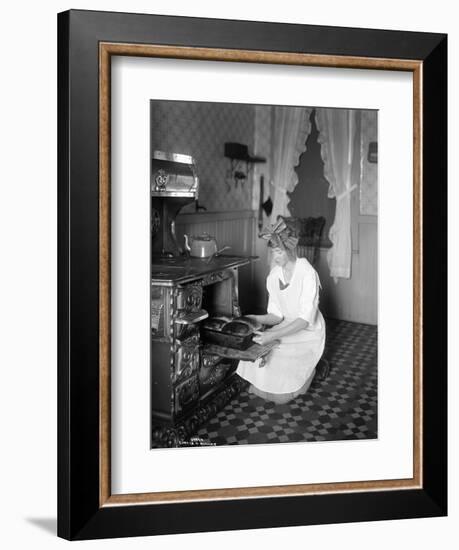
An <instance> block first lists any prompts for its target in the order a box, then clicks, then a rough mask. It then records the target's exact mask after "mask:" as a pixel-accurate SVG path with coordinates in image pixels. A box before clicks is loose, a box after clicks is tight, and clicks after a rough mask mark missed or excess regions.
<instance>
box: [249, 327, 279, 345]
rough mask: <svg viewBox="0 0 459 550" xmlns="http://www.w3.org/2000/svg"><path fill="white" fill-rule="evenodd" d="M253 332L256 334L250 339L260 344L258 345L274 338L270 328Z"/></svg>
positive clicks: (269, 341) (267, 342)
mask: <svg viewBox="0 0 459 550" xmlns="http://www.w3.org/2000/svg"><path fill="white" fill-rule="evenodd" d="M254 334H255V335H256V336H254V337H253V338H252V340H253V341H254V342H255V343H257V344H260V346H264V345H266V344H269V343H271V342H273V341H274V340H276V335H275V334H274V333H273V332H271V331H270V330H266V331H265V332H259V331H255V333H254Z"/></svg>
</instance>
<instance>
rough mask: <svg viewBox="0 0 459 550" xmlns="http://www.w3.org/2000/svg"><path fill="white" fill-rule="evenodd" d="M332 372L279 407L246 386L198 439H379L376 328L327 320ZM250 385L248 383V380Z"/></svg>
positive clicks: (239, 441) (327, 350)
mask: <svg viewBox="0 0 459 550" xmlns="http://www.w3.org/2000/svg"><path fill="white" fill-rule="evenodd" d="M324 357H326V358H327V359H328V361H329V363H330V373H329V375H328V377H327V379H326V380H322V381H320V380H317V379H315V380H314V381H313V383H312V384H311V387H310V388H309V390H308V392H307V393H306V394H304V395H300V396H298V397H297V398H296V399H294V400H293V401H291V402H290V403H287V404H286V405H276V404H274V403H273V402H270V401H265V400H263V399H261V398H260V397H257V396H255V395H253V394H249V393H248V392H247V390H243V391H242V392H241V393H240V394H239V395H238V396H237V397H235V398H234V399H233V400H232V401H230V402H229V403H228V404H227V405H226V407H225V408H224V409H222V410H221V411H220V412H219V413H218V414H217V415H216V416H215V417H214V418H212V419H211V420H210V421H209V422H208V423H207V425H205V426H202V427H201V428H200V429H199V430H198V432H197V433H196V437H199V438H202V439H203V440H205V441H207V442H210V443H215V444H217V445H245V444H248V443H285V442H295V441H296V442H298V441H340V440H345V439H374V438H376V437H377V327H376V326H372V325H363V324H358V323H350V322H347V321H337V320H333V319H329V320H328V321H327V340H326V345H325V353H324ZM247 386H248V384H247Z"/></svg>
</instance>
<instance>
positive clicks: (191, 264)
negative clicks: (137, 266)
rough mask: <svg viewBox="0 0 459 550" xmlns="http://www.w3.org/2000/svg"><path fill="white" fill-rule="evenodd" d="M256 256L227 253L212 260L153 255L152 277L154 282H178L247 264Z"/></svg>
mask: <svg viewBox="0 0 459 550" xmlns="http://www.w3.org/2000/svg"><path fill="white" fill-rule="evenodd" d="M256 258H257V257H256V256H229V255H226V254H222V255H221V256H217V257H215V258H212V259H211V260H210V261H208V258H203V259H201V258H189V257H174V258H163V257H153V258H152V265H151V278H152V282H153V283H154V284H169V285H170V284H177V283H182V282H186V281H188V280H192V279H196V278H197V277H200V276H202V275H205V274H207V273H212V272H214V271H221V270H223V269H228V268H231V267H240V266H243V265H247V264H249V263H250V262H251V261H253V260H255V259H256Z"/></svg>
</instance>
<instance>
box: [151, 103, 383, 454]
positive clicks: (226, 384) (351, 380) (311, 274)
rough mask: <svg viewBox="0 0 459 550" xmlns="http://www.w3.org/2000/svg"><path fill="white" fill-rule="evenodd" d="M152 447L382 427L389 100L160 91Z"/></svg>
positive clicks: (155, 138)
mask: <svg viewBox="0 0 459 550" xmlns="http://www.w3.org/2000/svg"><path fill="white" fill-rule="evenodd" d="M150 156H151V158H150V159H149V162H150V186H151V210H150V213H151V215H150V219H151V249H150V253H151V350H150V357H151V372H150V380H151V447H152V448H153V449H155V448H163V447H190V446H195V447H201V446H216V445H253V444H268V443H278V444H279V443H294V442H296V443H298V442H303V443H304V442H307V443H309V442H320V441H343V440H362V439H376V438H377V437H378V414H377V411H378V361H377V357H378V350H377V342H378V300H377V297H378V277H377V273H378V263H377V258H378V111H377V110H370V109H355V108H354V109H353V108H334V107H333V106H283V105H258V104H243V103H217V102H197V101H169V100H155V99H152V100H151V101H150Z"/></svg>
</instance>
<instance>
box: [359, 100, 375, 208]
mask: <svg viewBox="0 0 459 550" xmlns="http://www.w3.org/2000/svg"><path fill="white" fill-rule="evenodd" d="M361 121H362V123H361V134H360V136H361V137H360V155H361V163H362V164H361V171H360V214H363V215H371V216H377V215H378V163H371V162H368V160H367V156H368V144H369V143H370V141H376V142H377V141H378V111H367V110H365V111H361Z"/></svg>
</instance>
